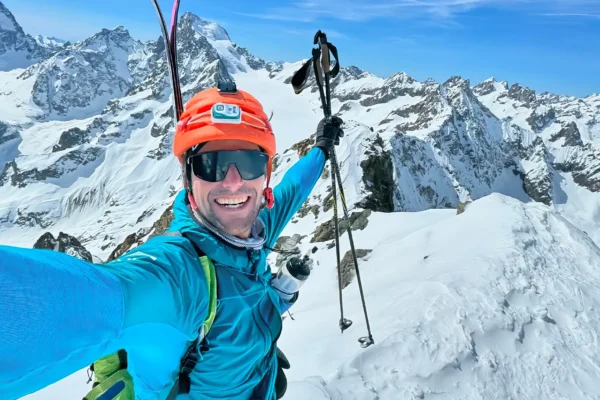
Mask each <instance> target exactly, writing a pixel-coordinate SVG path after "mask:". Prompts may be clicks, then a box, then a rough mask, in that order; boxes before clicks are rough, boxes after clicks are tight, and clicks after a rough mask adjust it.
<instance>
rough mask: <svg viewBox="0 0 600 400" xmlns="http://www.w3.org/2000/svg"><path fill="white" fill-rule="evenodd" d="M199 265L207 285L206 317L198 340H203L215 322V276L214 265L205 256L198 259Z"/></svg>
mask: <svg viewBox="0 0 600 400" xmlns="http://www.w3.org/2000/svg"><path fill="white" fill-rule="evenodd" d="M200 264H201V265H202V269H203V270H204V275H205V276H206V283H207V285H208V296H209V300H208V316H207V317H206V320H205V321H204V325H203V326H202V335H203V337H201V338H200V339H204V337H205V336H206V335H208V332H209V331H210V328H211V327H212V324H213V322H214V321H215V317H216V315H217V276H216V274H215V265H214V264H213V262H212V261H211V260H210V258H208V257H206V256H202V257H200Z"/></svg>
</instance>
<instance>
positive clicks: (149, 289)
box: [0, 148, 325, 400]
mask: <svg viewBox="0 0 600 400" xmlns="http://www.w3.org/2000/svg"><path fill="white" fill-rule="evenodd" d="M324 165H325V156H324V154H323V152H322V151H321V150H320V149H318V148H314V149H312V150H311V151H310V152H309V153H308V154H307V155H306V156H305V157H303V158H302V159H300V160H299V161H298V162H297V163H296V164H295V165H294V166H293V167H292V168H291V169H290V170H289V171H288V172H287V173H286V174H285V176H284V178H283V180H282V182H281V183H280V184H279V185H277V186H276V187H275V188H274V190H273V192H274V196H275V206H274V207H273V209H271V210H267V209H263V210H262V211H261V212H260V214H259V218H261V220H262V222H263V223H264V225H265V231H266V237H267V242H266V245H267V246H268V247H273V245H274V243H275V241H276V239H277V238H278V236H279V235H280V234H281V231H282V230H283V228H284V227H285V225H286V224H287V223H288V221H289V220H290V219H291V218H292V216H293V215H294V214H295V213H296V211H297V210H298V208H299V207H300V206H301V205H302V203H303V202H304V201H305V200H306V198H307V197H308V195H309V194H310V191H311V190H312V188H313V187H314V185H315V184H316V182H317V180H318V179H319V177H320V175H321V173H322V171H323V167H324ZM184 199H185V196H184V193H183V192H182V193H180V194H179V195H178V197H177V199H176V201H175V206H174V214H175V219H174V221H173V223H172V224H171V227H170V228H169V230H170V231H180V232H183V233H185V234H186V235H187V236H188V237H189V238H191V239H192V240H193V241H194V242H195V244H196V245H197V246H198V247H199V248H200V249H202V251H204V252H205V253H206V255H207V256H208V257H210V258H211V259H212V260H213V262H214V263H215V269H216V274H217V282H218V302H217V315H216V319H215V322H214V324H213V326H212V329H211V330H210V332H209V334H208V336H207V340H208V347H209V350H208V351H207V352H206V353H205V354H204V358H203V359H201V360H200V361H199V362H198V364H197V366H196V369H195V370H194V372H193V373H192V374H191V382H192V386H191V391H190V393H189V394H188V395H181V396H179V397H178V398H179V399H194V400H204V399H240V400H242V399H243V400H247V399H255V398H256V399H274V380H275V376H276V373H277V359H276V356H275V346H274V345H273V344H274V342H275V341H276V340H277V338H278V336H279V334H280V332H281V314H282V313H283V312H285V311H286V310H287V308H288V307H289V306H290V305H289V304H286V303H284V302H283V300H281V298H280V297H279V296H278V295H277V292H276V291H275V290H274V289H273V287H272V286H271V285H270V284H269V279H270V276H271V272H270V269H269V267H268V265H267V263H266V257H267V255H268V251H267V250H260V251H252V250H241V249H238V248H234V247H232V246H230V245H228V244H226V243H225V242H223V241H221V240H219V239H217V238H215V237H214V236H213V235H211V234H210V233H209V232H208V231H207V230H206V229H205V228H203V227H201V226H200V225H198V224H197V223H196V222H195V220H193V219H192V217H191V215H190V213H189V212H188V209H187V207H186V204H185V201H184ZM207 313H208V292H207V285H206V279H205V276H204V273H203V271H202V268H201V267H200V265H199V262H198V256H197V253H196V251H195V250H194V247H193V246H192V244H191V243H190V241H189V240H188V239H187V238H184V237H180V236H157V237H154V238H152V239H150V240H148V241H147V242H146V243H144V244H143V245H141V246H139V247H137V248H135V249H133V250H131V251H129V252H128V253H127V254H125V255H124V256H122V257H120V258H119V259H117V260H115V261H113V262H110V263H107V264H102V265H95V264H91V263H88V262H85V261H82V260H79V259H76V258H74V257H71V256H69V255H66V254H63V253H58V252H53V251H48V250H36V249H23V248H17V247H9V246H0V324H1V329H0V398H1V399H14V398H18V397H21V396H24V395H27V394H29V393H32V392H35V391H37V390H39V389H42V388H44V387H46V386H48V385H49V384H51V383H53V382H56V381H58V380H60V379H62V378H64V377H66V376H68V375H69V374H71V373H73V372H75V371H78V370H80V369H83V368H85V367H86V366H88V365H89V364H91V363H92V362H94V361H95V360H97V359H98V358H101V357H102V356H104V355H107V354H109V353H112V352H115V351H116V350H118V349H121V348H125V349H126V350H127V351H128V355H129V356H128V357H129V367H128V369H129V371H130V372H131V374H132V376H133V379H134V387H135V391H136V394H137V397H138V398H140V399H164V398H166V395H167V394H168V392H169V391H170V390H171V388H172V386H173V384H174V381H175V377H176V376H177V373H178V372H179V361H180V359H181V357H182V356H183V354H184V352H185V351H186V350H187V348H188V346H189V345H190V343H191V342H192V341H193V340H194V339H195V338H196V337H197V335H198V329H199V327H200V326H201V325H202V323H203V322H204V319H205V318H206V316H207ZM84 394H85V393H82V394H81V395H82V397H83V395H84Z"/></svg>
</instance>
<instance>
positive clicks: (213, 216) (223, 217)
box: [192, 140, 266, 238]
mask: <svg viewBox="0 0 600 400" xmlns="http://www.w3.org/2000/svg"><path fill="white" fill-rule="evenodd" d="M217 150H256V151H259V150H260V148H259V147H258V146H257V145H255V144H253V143H250V142H246V141H242V140H215V141H211V142H208V143H206V144H205V145H203V146H202V148H201V150H200V152H199V154H201V153H207V152H211V151H217ZM265 179H266V176H265V175H264V174H263V175H262V176H260V177H258V178H256V179H252V180H244V179H242V177H241V176H240V174H239V172H238V170H237V168H236V166H235V165H230V166H229V170H228V171H227V175H226V176H225V179H223V180H222V181H221V182H208V181H205V180H202V179H200V178H198V177H197V176H196V175H195V174H192V190H193V194H194V200H195V201H196V205H197V206H198V211H199V212H200V214H201V215H202V216H203V217H204V218H206V219H207V220H208V221H209V222H210V223H211V224H213V225H214V226H215V227H217V228H218V229H220V230H221V231H222V232H224V233H227V234H229V235H233V236H237V237H240V238H248V237H249V236H250V231H251V229H252V225H253V224H254V221H255V220H256V217H257V216H258V213H259V211H260V208H261V202H262V194H263V188H264V184H265Z"/></svg>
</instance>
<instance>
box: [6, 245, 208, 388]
mask: <svg viewBox="0 0 600 400" xmlns="http://www.w3.org/2000/svg"><path fill="white" fill-rule="evenodd" d="M178 239H179V238H168V239H163V238H155V239H153V240H151V241H149V242H147V243H146V244H144V245H142V246H140V247H138V248H136V249H134V250H133V251H131V252H130V253H128V254H126V255H125V256H123V257H121V258H120V259H118V261H114V262H111V263H109V264H105V265H95V264H91V263H88V262H85V261H82V260H79V259H76V258H74V257H71V256H69V255H66V254H63V253H58V252H53V251H48V250H36V249H23V248H16V247H8V246H0V321H2V326H3V328H2V330H1V331H0V354H1V356H0V398H15V397H20V396H23V395H26V394H29V393H32V392H34V391H36V390H39V389H41V388H43V387H45V386H47V385H49V384H51V383H54V382H56V381H58V380H60V379H62V378H64V377H65V376H67V375H69V374H71V373H73V372H75V371H77V370H80V369H82V368H85V367H86V366H87V365H89V364H91V363H92V362H94V361H95V360H96V359H98V358H100V357H102V356H105V355H107V354H110V353H112V352H115V351H117V350H118V349H120V348H122V347H125V346H124V345H125V340H126V339H127V335H126V334H125V333H126V332H127V330H128V329H131V328H138V327H140V326H142V325H145V324H153V325H155V326H156V324H161V325H169V326H173V327H175V328H176V329H178V330H180V331H181V332H182V334H183V335H184V336H185V335H187V336H189V338H190V339H191V338H192V337H193V335H194V334H195V333H196V329H197V327H198V326H199V325H198V324H199V321H193V320H192V319H191V318H186V316H187V315H189V314H188V313H187V312H185V311H186V310H187V307H189V306H190V305H191V306H192V307H200V306H201V305H200V304H199V303H200V302H202V301H206V299H207V289H206V283H205V282H204V281H203V280H202V279H203V278H202V275H200V276H198V277H186V276H185V275H186V274H189V273H191V271H194V270H197V269H194V268H185V265H186V264H187V263H190V262H191V261H190V260H195V257H193V256H192V254H194V253H193V249H188V251H175V250H176V249H177V246H168V247H167V241H171V244H174V243H173V242H174V241H177V240H178ZM179 245H180V246H181V247H183V246H185V244H183V243H179ZM188 245H189V244H188ZM188 253H189V256H188V255H187V254H188ZM176 265H177V266H180V267H179V268H178V269H177V270H176V271H174V270H173V269H174V268H175V267H173V266H176ZM180 279H186V280H188V281H191V282H198V286H197V287H195V288H191V287H189V288H188V287H184V288H180V287H179V286H180V285H179V284H178V282H176V281H178V280H180ZM201 283H204V285H202V284H201ZM184 286H185V285H184ZM192 291H195V292H196V293H193V295H192V293H191V292H192ZM195 299H198V300H195ZM186 302H191V303H187V304H186ZM149 334H150V335H151V333H149ZM127 343H128V345H129V346H131V341H127ZM129 348H130V347H129Z"/></svg>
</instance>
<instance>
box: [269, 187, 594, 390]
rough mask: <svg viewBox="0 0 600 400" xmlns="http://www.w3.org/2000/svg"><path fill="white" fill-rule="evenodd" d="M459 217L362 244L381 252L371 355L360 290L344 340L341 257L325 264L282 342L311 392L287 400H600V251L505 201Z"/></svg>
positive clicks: (384, 218) (374, 270) (352, 293)
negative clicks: (361, 340)
mask: <svg viewBox="0 0 600 400" xmlns="http://www.w3.org/2000/svg"><path fill="white" fill-rule="evenodd" d="M452 214H453V213H450V212H448V211H433V210H432V211H425V212H422V213H416V214H408V213H400V214H394V215H382V214H379V215H376V216H375V218H373V219H372V220H370V222H369V226H368V227H367V228H366V229H365V230H364V231H360V232H356V233H355V235H354V236H355V242H356V243H358V246H359V247H361V248H363V247H367V248H373V253H372V254H371V255H370V257H369V258H368V260H365V261H363V262H362V263H360V261H359V265H360V269H361V271H362V273H363V275H362V276H363V286H364V288H365V293H366V300H367V306H368V311H369V316H370V318H371V326H372V330H373V334H374V337H375V341H376V345H374V346H372V347H370V348H368V349H366V350H363V349H361V348H360V347H359V345H358V343H357V342H356V339H357V337H358V336H363V335H364V334H365V333H366V327H365V324H364V318H363V316H362V309H361V305H360V300H359V296H358V289H357V285H356V283H353V284H352V285H351V286H350V287H348V288H347V289H345V291H344V300H345V311H346V317H348V318H351V319H353V320H354V324H353V326H352V327H351V328H350V329H348V330H346V331H345V332H344V334H343V335H342V334H340V333H339V330H338V328H337V320H338V318H339V309H338V301H337V292H336V278H335V277H336V271H335V253H334V251H333V249H332V250H329V251H322V249H320V250H319V251H318V252H317V253H316V257H315V259H316V261H317V264H318V265H316V266H315V267H314V270H313V274H312V276H311V278H310V281H309V282H308V283H307V284H306V285H305V286H304V288H303V292H302V295H301V296H300V298H299V300H298V303H297V304H296V305H295V307H294V309H293V310H294V313H293V316H294V318H295V320H294V321H292V320H290V319H289V318H286V320H285V325H284V333H283V335H282V338H281V339H280V341H279V344H280V347H281V348H282V349H283V350H284V351H285V352H286V355H287V356H288V358H289V359H290V360H291V364H292V369H291V370H290V373H289V375H290V377H291V378H292V380H299V382H297V383H292V384H291V386H290V390H289V395H288V396H286V399H288V398H289V399H292V400H294V399H297V400H299V399H307V398H310V399H315V400H316V399H360V400H367V399H368V400H375V399H381V400H384V399H450V398H452V399H508V398H511V399H597V398H599V396H600V386H598V385H597V382H598V379H599V378H600V368H599V366H600V354H599V353H598V351H597V346H598V335H599V334H600V322H599V321H600V320H599V319H598V315H597V311H596V310H597V309H598V306H599V305H600V292H598V290H597V284H598V281H599V279H600V269H599V268H598V267H599V266H600V249H599V248H598V247H597V246H596V245H595V244H594V243H593V242H592V240H590V238H589V237H587V236H586V235H585V234H584V233H582V232H581V231H579V230H578V229H576V228H575V227H574V226H573V225H571V224H570V223H568V222H567V221H566V220H565V219H564V218H563V217H561V216H560V215H559V214H558V213H557V212H555V211H553V210H551V209H550V208H548V207H547V206H544V205H541V204H536V203H530V204H523V203H521V202H519V201H517V200H515V199H512V198H509V197H505V196H502V195H498V194H495V195H490V196H488V197H485V198H483V199H480V200H477V201H475V202H474V203H472V204H470V205H469V206H468V207H467V210H466V212H465V213H463V214H461V215H458V216H455V215H452ZM482 226H484V227H486V229H485V233H484V234H482V229H481V227H482ZM398 227H400V228H399V229H398ZM346 242H347V240H346V238H344V239H343V240H342V243H346ZM345 247H346V249H344V251H345V250H347V248H348V246H347V245H346V246H345ZM309 248H310V246H309V245H306V246H304V247H303V249H304V250H307V249H309ZM307 377H311V378H308V379H304V378H307ZM309 393H310V395H309Z"/></svg>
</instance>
